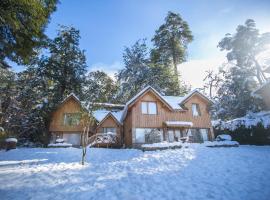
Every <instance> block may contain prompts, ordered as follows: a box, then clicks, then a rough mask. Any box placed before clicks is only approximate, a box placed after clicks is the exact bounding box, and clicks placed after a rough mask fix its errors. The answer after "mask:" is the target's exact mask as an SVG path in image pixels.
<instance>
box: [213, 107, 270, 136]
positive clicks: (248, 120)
mask: <svg viewBox="0 0 270 200" xmlns="http://www.w3.org/2000/svg"><path fill="white" fill-rule="evenodd" d="M259 123H262V125H263V126H264V127H265V128H268V127H269V126H270V111H261V112H258V113H249V114H247V115H246V116H244V117H240V118H236V119H233V120H230V121H227V122H223V121H221V120H219V121H218V120H217V121H213V122H212V125H213V126H215V127H217V128H220V129H221V130H230V131H234V130H236V129H237V128H239V127H240V126H244V127H246V128H251V127H252V126H257V124H259Z"/></svg>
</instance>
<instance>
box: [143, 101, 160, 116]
mask: <svg viewBox="0 0 270 200" xmlns="http://www.w3.org/2000/svg"><path fill="white" fill-rule="evenodd" d="M141 109H142V114H149V115H156V114H157V103H156V102H142V103H141Z"/></svg>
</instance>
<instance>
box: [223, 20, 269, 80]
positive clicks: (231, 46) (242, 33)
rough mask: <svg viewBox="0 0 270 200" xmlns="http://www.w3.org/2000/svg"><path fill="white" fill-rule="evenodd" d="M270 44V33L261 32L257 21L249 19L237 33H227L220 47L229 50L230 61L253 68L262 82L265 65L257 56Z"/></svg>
mask: <svg viewBox="0 0 270 200" xmlns="http://www.w3.org/2000/svg"><path fill="white" fill-rule="evenodd" d="M269 44H270V33H264V34H259V30H258V29H257V28H256V23H255V21H254V20H252V19H248V20H246V22H245V25H239V26H238V27H237V29H236V33H235V34H233V35H232V34H229V33H228V34H226V36H225V37H224V38H223V39H222V40H221V41H220V42H219V44H218V47H219V48H220V49H221V50H226V51H228V53H227V59H228V61H235V62H236V65H237V66H238V67H240V68H246V67H248V68H250V67H251V68H253V70H254V71H253V72H252V70H251V72H252V74H254V76H256V78H257V80H258V81H259V83H260V84H262V83H263V81H265V80H266V77H265V75H264V72H263V70H262V67H263V66H261V65H260V64H259V62H258V60H257V58H256V57H257V56H258V55H259V54H260V53H262V52H263V51H265V50H267V48H268V45H269ZM269 60H270V59H269ZM255 72H256V73H255Z"/></svg>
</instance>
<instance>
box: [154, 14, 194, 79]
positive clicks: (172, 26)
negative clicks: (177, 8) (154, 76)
mask: <svg viewBox="0 0 270 200" xmlns="http://www.w3.org/2000/svg"><path fill="white" fill-rule="evenodd" d="M192 40H193V36H192V33H191V31H190V29H189V26H188V23H187V22H186V21H184V20H183V19H182V17H181V16H180V14H176V13H173V12H168V15H167V17H166V18H165V23H164V24H162V25H161V26H160V27H159V29H158V30H156V33H155V35H154V37H153V39H152V41H153V42H154V47H155V48H154V49H153V51H154V53H153V54H154V55H155V57H159V58H160V60H161V61H162V62H163V63H164V65H165V66H168V67H170V66H173V69H174V74H175V75H178V72H177V65H178V64H180V63H182V62H184V61H185V60H186V55H187V45H188V44H189V43H190V42H191V41H192Z"/></svg>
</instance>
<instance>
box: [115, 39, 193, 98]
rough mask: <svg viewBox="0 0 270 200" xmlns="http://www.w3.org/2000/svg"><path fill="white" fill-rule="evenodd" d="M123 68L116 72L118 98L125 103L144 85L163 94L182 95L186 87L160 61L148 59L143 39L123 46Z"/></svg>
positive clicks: (186, 89)
mask: <svg viewBox="0 0 270 200" xmlns="http://www.w3.org/2000/svg"><path fill="white" fill-rule="evenodd" d="M123 58H124V64H125V68H124V69H122V70H121V71H120V72H119V73H118V76H117V77H118V81H119V85H120V91H119V93H118V97H119V98H118V99H119V101H120V102H122V103H125V102H126V101H127V100H129V99H130V98H132V97H133V96H134V95H135V94H137V93H138V92H139V91H141V90H142V89H143V88H145V87H146V86H148V85H150V86H152V87H154V88H155V89H157V90H158V91H159V92H161V93H162V94H164V95H183V94H185V93H186V92H187V91H188V89H189V88H188V87H187V86H186V85H185V84H184V83H181V85H180V82H179V79H178V78H179V76H178V75H175V74H174V73H173V70H172V69H171V68H168V67H165V66H164V65H163V63H161V62H152V59H149V50H148V48H147V46H146V44H145V40H143V41H140V40H139V41H137V42H136V43H135V44H134V45H133V46H131V47H130V48H125V51H124V54H123Z"/></svg>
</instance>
